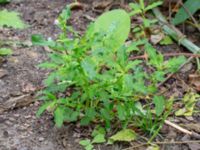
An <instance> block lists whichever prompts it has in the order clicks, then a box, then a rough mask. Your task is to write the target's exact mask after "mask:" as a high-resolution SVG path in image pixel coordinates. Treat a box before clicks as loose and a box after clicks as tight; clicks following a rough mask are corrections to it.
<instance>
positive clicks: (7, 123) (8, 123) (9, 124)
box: [5, 120, 13, 126]
mask: <svg viewBox="0 0 200 150" xmlns="http://www.w3.org/2000/svg"><path fill="white" fill-rule="evenodd" d="M5 124H6V125H8V126H11V125H12V124H13V123H12V122H10V121H9V120H6V122H5Z"/></svg>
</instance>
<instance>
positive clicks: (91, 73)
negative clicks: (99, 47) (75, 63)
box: [81, 58, 96, 79]
mask: <svg viewBox="0 0 200 150" xmlns="http://www.w3.org/2000/svg"><path fill="white" fill-rule="evenodd" d="M81 67H82V68H83V70H84V72H85V73H86V75H88V77H89V78H90V79H93V78H94V77H95V76H96V71H95V62H94V61H93V60H92V59H90V58H85V59H84V60H83V61H82V62H81Z"/></svg>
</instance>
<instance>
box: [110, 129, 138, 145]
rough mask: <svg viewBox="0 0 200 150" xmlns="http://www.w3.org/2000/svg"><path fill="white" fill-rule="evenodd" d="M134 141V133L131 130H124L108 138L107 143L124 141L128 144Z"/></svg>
mask: <svg viewBox="0 0 200 150" xmlns="http://www.w3.org/2000/svg"><path fill="white" fill-rule="evenodd" d="M135 139H136V133H135V132H134V131H133V130H131V129H124V130H121V131H119V132H117V133H116V134H115V135H113V136H111V137H110V138H109V141H110V142H111V143H112V142H116V141H126V142H130V141H133V140H135Z"/></svg>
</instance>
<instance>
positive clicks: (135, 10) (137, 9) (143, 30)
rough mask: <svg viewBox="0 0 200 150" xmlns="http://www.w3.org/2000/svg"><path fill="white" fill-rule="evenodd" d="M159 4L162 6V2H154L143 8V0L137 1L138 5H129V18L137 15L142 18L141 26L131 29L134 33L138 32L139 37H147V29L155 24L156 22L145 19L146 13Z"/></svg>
mask: <svg viewBox="0 0 200 150" xmlns="http://www.w3.org/2000/svg"><path fill="white" fill-rule="evenodd" d="M161 4H162V1H156V2H152V3H151V4H149V5H148V6H145V1H144V0H139V3H130V4H129V5H130V7H131V8H132V11H131V12H130V16H134V15H137V14H138V15H140V17H141V18H142V25H139V26H138V27H135V28H134V29H133V32H134V33H136V32H139V36H140V35H144V36H145V37H147V35H148V34H149V33H148V32H149V30H150V29H149V28H150V26H151V25H152V24H154V23H156V22H157V20H155V19H148V18H147V17H146V13H147V12H148V11H150V10H152V9H153V8H155V7H157V6H159V5H161Z"/></svg>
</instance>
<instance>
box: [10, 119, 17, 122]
mask: <svg viewBox="0 0 200 150" xmlns="http://www.w3.org/2000/svg"><path fill="white" fill-rule="evenodd" d="M8 120H9V121H11V122H14V121H16V119H15V118H9V119H8Z"/></svg>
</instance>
